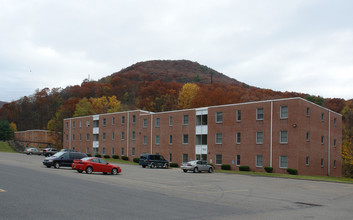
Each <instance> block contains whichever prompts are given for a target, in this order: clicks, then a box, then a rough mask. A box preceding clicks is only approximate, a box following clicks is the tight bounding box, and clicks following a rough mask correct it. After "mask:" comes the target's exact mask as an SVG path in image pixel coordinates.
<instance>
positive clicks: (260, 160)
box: [255, 155, 264, 167]
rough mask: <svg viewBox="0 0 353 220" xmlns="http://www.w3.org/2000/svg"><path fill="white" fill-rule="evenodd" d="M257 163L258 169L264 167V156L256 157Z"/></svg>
mask: <svg viewBox="0 0 353 220" xmlns="http://www.w3.org/2000/svg"><path fill="white" fill-rule="evenodd" d="M255 161H256V167H263V164H264V157H263V155H256V158H255Z"/></svg>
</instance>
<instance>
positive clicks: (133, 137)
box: [131, 131, 136, 140]
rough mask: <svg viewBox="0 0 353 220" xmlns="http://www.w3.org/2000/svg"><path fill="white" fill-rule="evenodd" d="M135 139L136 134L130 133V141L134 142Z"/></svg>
mask: <svg viewBox="0 0 353 220" xmlns="http://www.w3.org/2000/svg"><path fill="white" fill-rule="evenodd" d="M135 138H136V133H135V131H132V134H131V139H132V140H135Z"/></svg>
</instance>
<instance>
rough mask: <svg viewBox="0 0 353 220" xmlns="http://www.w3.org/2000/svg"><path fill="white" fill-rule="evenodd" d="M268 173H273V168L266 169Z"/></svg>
mask: <svg viewBox="0 0 353 220" xmlns="http://www.w3.org/2000/svg"><path fill="white" fill-rule="evenodd" d="M265 170H266V172H267V173H272V171H273V167H265Z"/></svg>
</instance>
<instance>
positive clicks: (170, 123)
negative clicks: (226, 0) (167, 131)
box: [169, 116, 173, 126]
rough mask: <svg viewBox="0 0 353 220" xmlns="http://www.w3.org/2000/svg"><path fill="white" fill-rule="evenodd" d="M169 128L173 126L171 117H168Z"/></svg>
mask: <svg viewBox="0 0 353 220" xmlns="http://www.w3.org/2000/svg"><path fill="white" fill-rule="evenodd" d="M169 126H173V116H169Z"/></svg>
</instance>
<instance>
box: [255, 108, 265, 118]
mask: <svg viewBox="0 0 353 220" xmlns="http://www.w3.org/2000/svg"><path fill="white" fill-rule="evenodd" d="M263 119H264V109H263V108H258V109H256V120H263Z"/></svg>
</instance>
